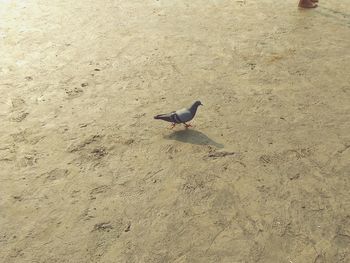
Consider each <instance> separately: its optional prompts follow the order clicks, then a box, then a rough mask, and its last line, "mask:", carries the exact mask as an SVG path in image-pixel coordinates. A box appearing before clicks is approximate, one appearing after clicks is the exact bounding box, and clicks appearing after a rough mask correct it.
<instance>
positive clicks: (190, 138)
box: [164, 129, 224, 148]
mask: <svg viewBox="0 0 350 263" xmlns="http://www.w3.org/2000/svg"><path fill="white" fill-rule="evenodd" d="M164 138H165V139H167V140H175V141H180V142H185V143H191V144H197V145H212V146H215V147H217V148H224V145H223V144H221V143H217V142H216V141H214V140H212V139H210V138H209V137H208V136H207V135H205V134H204V133H202V132H200V131H196V130H191V129H186V130H180V131H174V132H173V133H171V134H168V135H165V136H164Z"/></svg>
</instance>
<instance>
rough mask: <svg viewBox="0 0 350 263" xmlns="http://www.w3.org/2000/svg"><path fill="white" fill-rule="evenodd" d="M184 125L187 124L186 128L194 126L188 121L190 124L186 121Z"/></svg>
mask: <svg viewBox="0 0 350 263" xmlns="http://www.w3.org/2000/svg"><path fill="white" fill-rule="evenodd" d="M184 125H185V128H186V129H188V128H189V127H193V126H192V125H191V124H189V123H188V124H187V123H184Z"/></svg>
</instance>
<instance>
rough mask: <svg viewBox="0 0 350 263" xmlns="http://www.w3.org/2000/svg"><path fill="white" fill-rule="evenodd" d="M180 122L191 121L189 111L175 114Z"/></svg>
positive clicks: (191, 116)
mask: <svg viewBox="0 0 350 263" xmlns="http://www.w3.org/2000/svg"><path fill="white" fill-rule="evenodd" d="M175 114H176V115H177V117H178V118H179V119H180V121H181V122H187V121H190V120H192V119H193V114H192V113H191V111H190V110H189V109H181V110H178V111H176V112H175Z"/></svg>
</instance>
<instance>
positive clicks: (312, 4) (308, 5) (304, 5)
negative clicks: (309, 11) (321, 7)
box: [299, 0, 318, 8]
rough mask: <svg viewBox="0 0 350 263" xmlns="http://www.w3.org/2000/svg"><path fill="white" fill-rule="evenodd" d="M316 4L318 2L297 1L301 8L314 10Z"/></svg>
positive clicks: (315, 0) (313, 0) (308, 0)
mask: <svg viewBox="0 0 350 263" xmlns="http://www.w3.org/2000/svg"><path fill="white" fill-rule="evenodd" d="M316 2H318V0H300V1H299V7H302V8H315V7H317V4H316Z"/></svg>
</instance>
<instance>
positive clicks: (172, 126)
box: [169, 122, 176, 130]
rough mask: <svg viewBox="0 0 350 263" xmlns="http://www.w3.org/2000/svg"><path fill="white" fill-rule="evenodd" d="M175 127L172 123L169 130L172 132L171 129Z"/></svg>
mask: <svg viewBox="0 0 350 263" xmlns="http://www.w3.org/2000/svg"><path fill="white" fill-rule="evenodd" d="M175 125H176V123H175V122H173V123H172V124H171V126H170V128H169V129H170V130H172V129H174V127H175Z"/></svg>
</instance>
